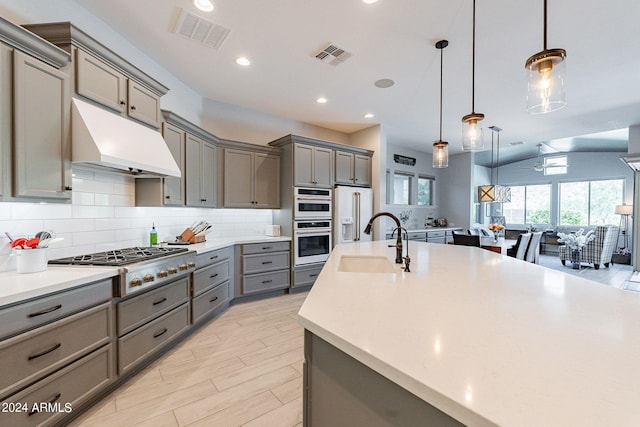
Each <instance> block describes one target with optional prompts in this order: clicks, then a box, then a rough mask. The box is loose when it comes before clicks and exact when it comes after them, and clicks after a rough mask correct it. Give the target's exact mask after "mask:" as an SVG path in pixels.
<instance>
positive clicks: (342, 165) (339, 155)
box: [335, 150, 371, 187]
mask: <svg viewBox="0 0 640 427" xmlns="http://www.w3.org/2000/svg"><path fill="white" fill-rule="evenodd" d="M335 153H336V155H335V171H336V175H335V183H336V184H346V185H360V186H367V187H368V186H371V178H370V174H371V157H369V156H366V155H362V154H356V153H352V152H348V151H340V150H336V152H335Z"/></svg>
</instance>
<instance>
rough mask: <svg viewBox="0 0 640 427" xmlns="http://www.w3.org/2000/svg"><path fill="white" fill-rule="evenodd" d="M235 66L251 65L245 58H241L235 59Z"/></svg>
mask: <svg viewBox="0 0 640 427" xmlns="http://www.w3.org/2000/svg"><path fill="white" fill-rule="evenodd" d="M236 64H238V65H242V66H243V67H246V66H249V65H251V61H250V60H249V58H247V57H246V56H241V57H239V58H237V59H236Z"/></svg>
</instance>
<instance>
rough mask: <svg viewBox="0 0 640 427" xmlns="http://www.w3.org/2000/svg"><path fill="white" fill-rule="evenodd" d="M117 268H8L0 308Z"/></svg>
mask: <svg viewBox="0 0 640 427" xmlns="http://www.w3.org/2000/svg"><path fill="white" fill-rule="evenodd" d="M290 240H291V237H286V236H282V237H269V236H246V237H222V238H213V239H210V240H207V241H206V242H205V243H198V244H195V245H188V246H184V247H186V248H188V249H189V250H191V251H195V252H196V253H198V254H199V253H205V252H208V251H212V250H216V249H221V248H225V247H228V246H232V245H235V244H242V243H262V242H280V241H283V242H284V241H290ZM118 271H119V270H118V267H93V266H60V265H49V266H48V268H47V270H45V271H42V272H40V273H28V274H19V273H18V272H16V271H15V270H14V271H5V272H2V273H0V307H2V306H4V305H8V304H13V303H16V302H20V301H24V300H27V299H30V298H35V297H39V296H43V295H47V294H50V293H54V292H59V291H64V290H65V289H70V288H73V287H75V286H79V285H82V284H88V283H91V282H95V281H97V280H102V279H106V278H108V277H114V276H116V275H118Z"/></svg>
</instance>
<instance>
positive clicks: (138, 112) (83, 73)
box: [75, 49, 161, 128]
mask: <svg viewBox="0 0 640 427" xmlns="http://www.w3.org/2000/svg"><path fill="white" fill-rule="evenodd" d="M75 56H76V91H77V92H78V95H82V96H84V97H86V98H89V99H91V100H92V101H95V102H97V103H99V104H101V105H103V106H105V107H108V108H110V109H112V110H114V111H116V112H118V113H120V114H124V115H127V116H128V117H130V118H132V119H135V120H137V121H139V122H142V123H144V124H147V125H149V126H152V127H154V128H159V127H160V122H161V116H160V97H159V96H157V95H155V94H154V93H153V92H151V91H150V90H149V89H147V88H146V87H144V86H143V85H142V84H140V83H138V82H136V81H134V80H131V79H129V78H127V77H126V76H125V75H124V74H122V73H121V72H119V71H117V70H116V69H115V68H113V67H110V66H109V65H107V64H106V63H105V62H103V61H101V60H100V59H98V58H95V57H94V56H92V55H90V54H89V53H87V52H84V51H83V50H81V49H77V50H76V55H75Z"/></svg>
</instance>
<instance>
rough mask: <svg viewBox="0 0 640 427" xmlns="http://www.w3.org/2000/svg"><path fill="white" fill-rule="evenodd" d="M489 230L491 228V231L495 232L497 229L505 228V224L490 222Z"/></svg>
mask: <svg viewBox="0 0 640 427" xmlns="http://www.w3.org/2000/svg"><path fill="white" fill-rule="evenodd" d="M489 230H491V231H493V232H494V233H495V232H496V231H500V230H504V225H502V224H489Z"/></svg>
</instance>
